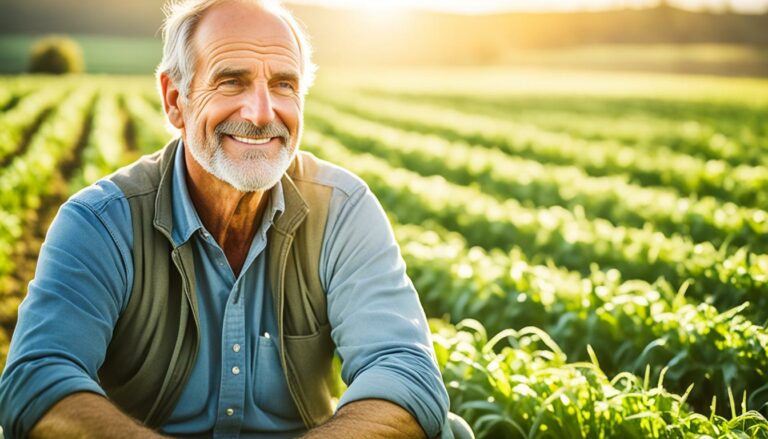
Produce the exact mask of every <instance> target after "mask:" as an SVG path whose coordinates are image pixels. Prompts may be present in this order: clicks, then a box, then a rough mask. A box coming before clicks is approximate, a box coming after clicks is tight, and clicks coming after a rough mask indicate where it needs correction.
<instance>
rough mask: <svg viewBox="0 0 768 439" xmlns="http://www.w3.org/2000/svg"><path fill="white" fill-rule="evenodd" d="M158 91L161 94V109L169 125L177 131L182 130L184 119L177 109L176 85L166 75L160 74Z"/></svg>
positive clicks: (177, 95)
mask: <svg viewBox="0 0 768 439" xmlns="http://www.w3.org/2000/svg"><path fill="white" fill-rule="evenodd" d="M160 90H161V91H162V94H163V109H164V110H165V114H167V115H168V120H169V121H170V122H171V125H173V126H174V127H176V128H178V129H182V128H184V118H183V117H182V116H181V109H180V108H179V101H180V95H179V89H178V88H176V84H174V83H173V81H172V80H171V78H170V77H169V76H168V75H167V74H166V73H161V74H160Z"/></svg>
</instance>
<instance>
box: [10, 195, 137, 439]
mask: <svg viewBox="0 0 768 439" xmlns="http://www.w3.org/2000/svg"><path fill="white" fill-rule="evenodd" d="M106 189H107V191H106V192H105V187H102V186H95V187H92V188H91V189H89V192H84V193H81V194H79V195H77V196H75V198H73V199H72V200H70V201H68V202H67V203H65V204H64V205H63V206H62V207H61V209H60V210H59V212H58V214H57V215H56V218H55V219H54V221H53V223H52V224H51V227H50V229H49V231H48V234H47V236H46V240H45V243H44V244H43V246H42V248H41V250H40V255H39V258H38V263H37V268H36V271H35V278H34V280H33V281H32V282H31V283H30V285H29V292H28V294H27V296H26V298H25V299H24V301H23V302H22V304H21V306H20V307H19V318H18V323H17V326H16V330H15V332H14V335H13V339H12V342H11V347H10V352H9V354H8V360H7V363H6V367H5V370H4V371H3V375H2V377H0V424H2V426H3V430H4V434H5V437H6V438H15V437H18V438H22V437H26V436H27V434H28V433H29V431H30V429H31V428H32V427H33V426H34V425H35V423H36V422H37V421H38V420H39V419H40V417H42V416H43V415H44V414H45V413H46V412H47V411H48V409H49V408H50V407H51V406H52V405H53V404H54V403H56V402H57V401H59V400H60V399H62V398H63V397H65V396H66V395H69V394H71V393H75V392H93V393H97V394H101V395H104V391H103V390H102V389H101V387H100V386H99V384H98V378H97V372H98V369H99V367H100V366H101V364H102V363H103V361H104V355H105V352H106V349H107V346H108V344H109V342H110V339H111V337H112V331H113V328H114V325H115V322H116V321H117V318H118V316H119V314H120V311H121V310H122V309H123V308H124V306H125V302H126V301H127V297H128V291H129V289H128V287H129V283H130V277H129V274H128V271H129V270H128V268H129V267H127V265H126V261H127V260H129V256H130V253H129V252H130V250H129V249H130V247H129V243H128V242H126V241H127V240H130V234H129V232H128V230H126V227H123V229H122V230H118V229H117V227H116V226H115V224H114V221H113V220H114V219H115V217H116V218H117V219H118V222H122V223H123V226H125V222H126V221H128V220H129V213H128V208H127V203H125V202H124V200H115V202H114V203H112V204H110V205H108V204H109V203H106V204H105V203H103V202H100V203H98V204H97V205H94V204H92V203H90V202H89V201H93V199H97V200H102V201H104V200H108V199H109V191H110V190H112V191H114V190H116V189H115V188H109V187H107V188H106ZM101 209H108V210H110V209H111V211H108V212H105V211H103V210H101ZM110 215H111V216H112V218H109V217H110ZM105 217H106V218H105ZM129 227H130V226H129V225H128V228H129Z"/></svg>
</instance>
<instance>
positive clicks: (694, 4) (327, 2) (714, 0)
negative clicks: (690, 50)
mask: <svg viewBox="0 0 768 439" xmlns="http://www.w3.org/2000/svg"><path fill="white" fill-rule="evenodd" d="M669 2H670V3H671V4H673V5H675V6H678V7H682V8H686V9H693V10H697V9H713V8H714V9H722V8H723V7H724V6H725V5H727V4H730V6H731V8H732V9H733V10H734V11H738V12H743V13H764V12H766V11H767V10H768V0H669ZM289 3H306V4H317V5H324V6H329V7H352V8H362V9H374V10H375V9H399V8H404V7H411V8H419V9H429V10H437V11H444V12H460V13H490V12H500V11H572V10H584V9H587V10H594V9H606V8H616V7H633V8H643V7H652V6H654V5H656V4H657V3H658V0H289Z"/></svg>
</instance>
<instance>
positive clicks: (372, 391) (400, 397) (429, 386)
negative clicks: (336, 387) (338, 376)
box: [336, 368, 448, 438]
mask: <svg viewBox="0 0 768 439" xmlns="http://www.w3.org/2000/svg"><path fill="white" fill-rule="evenodd" d="M432 378H433V377H432V376H430V377H429V378H426V379H425V378H424V377H421V378H420V379H419V382H417V383H414V382H412V381H410V380H408V379H406V378H405V377H403V376H402V375H400V374H398V373H397V372H394V371H391V370H388V369H382V368H371V369H368V370H366V371H365V372H363V373H361V374H360V375H359V376H357V377H356V378H355V381H354V382H353V383H352V384H351V385H350V386H349V388H348V389H347V391H346V392H344V394H343V395H342V396H341V399H340V400H339V406H338V407H337V409H336V410H337V411H338V409H340V408H341V407H343V406H344V405H345V404H348V403H350V402H353V401H359V400H362V399H372V398H375V399H384V400H387V401H389V402H392V403H394V404H397V405H399V406H400V407H402V408H404V409H405V410H407V411H408V412H410V413H411V415H413V416H414V417H415V418H416V420H417V421H418V422H419V424H420V425H421V428H423V429H424V432H425V433H426V434H427V437H428V438H432V437H436V436H437V435H438V434H439V433H440V430H441V429H442V427H443V423H444V422H445V419H446V416H447V413H448V394H447V393H446V391H445V387H443V383H442V382H441V381H440V377H439V376H438V377H434V378H436V381H438V382H436V383H432V381H435V380H433V379H432ZM414 384H416V385H414Z"/></svg>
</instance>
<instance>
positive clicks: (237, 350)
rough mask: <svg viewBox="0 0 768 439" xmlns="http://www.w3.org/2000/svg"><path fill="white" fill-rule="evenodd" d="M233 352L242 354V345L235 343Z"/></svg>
mask: <svg viewBox="0 0 768 439" xmlns="http://www.w3.org/2000/svg"><path fill="white" fill-rule="evenodd" d="M232 350H233V351H235V352H240V345H239V344H237V343H235V344H233V345H232Z"/></svg>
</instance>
